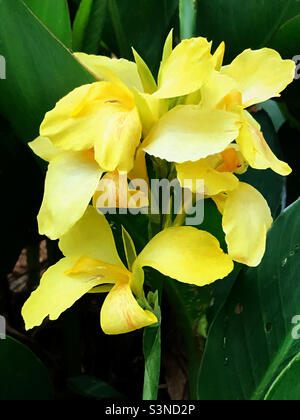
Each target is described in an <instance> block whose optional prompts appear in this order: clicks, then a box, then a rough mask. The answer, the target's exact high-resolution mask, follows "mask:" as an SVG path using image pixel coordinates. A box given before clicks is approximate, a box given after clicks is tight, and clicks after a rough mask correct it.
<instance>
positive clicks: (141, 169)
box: [128, 146, 149, 185]
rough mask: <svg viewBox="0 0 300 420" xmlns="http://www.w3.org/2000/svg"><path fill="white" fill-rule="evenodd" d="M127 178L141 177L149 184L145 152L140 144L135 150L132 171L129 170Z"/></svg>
mask: <svg viewBox="0 0 300 420" xmlns="http://www.w3.org/2000/svg"><path fill="white" fill-rule="evenodd" d="M128 178H129V179H130V180H134V179H143V180H144V181H146V182H147V184H148V185H149V177H148V170H147V163H146V153H145V152H144V150H143V149H142V147H141V146H140V147H139V148H138V149H137V151H136V156H135V160H134V167H133V169H132V171H130V172H129V174H128Z"/></svg>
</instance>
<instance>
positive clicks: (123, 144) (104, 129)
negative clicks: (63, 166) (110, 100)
mask: <svg viewBox="0 0 300 420" xmlns="http://www.w3.org/2000/svg"><path fill="white" fill-rule="evenodd" d="M98 123H99V125H98V134H99V137H98V139H97V140H96V142H95V159H96V161H97V162H98V164H99V165H100V166H101V168H103V169H104V170H105V171H108V172H113V171H115V170H116V169H118V170H119V171H125V172H129V171H131V169H132V168H133V166H134V155H135V151H136V149H137V147H138V145H139V144H140V139H141V135H142V126H141V122H140V118H139V115H138V111H137V109H136V108H133V109H124V108H123V107H121V106H120V107H119V109H118V108H117V107H116V106H115V105H114V104H111V105H110V106H106V107H105V108H103V110H102V112H101V117H100V119H99V121H98Z"/></svg>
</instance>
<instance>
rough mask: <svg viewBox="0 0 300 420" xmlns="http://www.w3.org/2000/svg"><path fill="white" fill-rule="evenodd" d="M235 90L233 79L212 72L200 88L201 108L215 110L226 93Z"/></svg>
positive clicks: (235, 84)
mask: <svg viewBox="0 0 300 420" xmlns="http://www.w3.org/2000/svg"><path fill="white" fill-rule="evenodd" d="M236 89H237V83H236V81H235V80H234V79H232V78H231V77H228V76H226V75H224V74H221V73H219V72H217V71H214V72H212V73H211V75H210V77H209V78H208V80H207V82H206V83H205V84H204V85H203V86H202V88H201V97H202V100H201V106H203V107H206V108H216V107H217V106H218V105H219V104H220V102H221V101H222V100H223V99H224V98H225V96H226V95H228V93H230V92H231V91H233V90H236Z"/></svg>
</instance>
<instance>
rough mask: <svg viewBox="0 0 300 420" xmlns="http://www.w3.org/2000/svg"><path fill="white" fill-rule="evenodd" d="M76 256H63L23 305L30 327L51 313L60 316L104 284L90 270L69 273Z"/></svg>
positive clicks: (23, 313)
mask: <svg viewBox="0 0 300 420" xmlns="http://www.w3.org/2000/svg"><path fill="white" fill-rule="evenodd" d="M76 258H77V257H71V258H63V259H62V260H60V261H59V262H58V263H57V264H55V265H54V266H52V267H50V268H49V269H48V270H47V271H46V273H45V274H44V275H43V277H42V279H41V283H40V285H39V287H38V288H37V290H35V291H34V292H33V293H32V294H31V296H30V297H29V299H28V300H27V301H26V302H25V304H24V306H23V309H22V316H23V318H24V321H25V326H26V329H27V330H29V329H31V328H33V327H36V326H38V325H40V324H41V323H42V322H43V320H44V319H45V318H46V317H47V316H49V318H50V320H53V321H54V320H56V319H57V318H58V317H59V316H60V314H61V313H62V312H64V311H65V310H66V309H68V308H70V307H71V306H72V305H73V304H74V303H75V302H76V301H77V300H78V299H80V298H81V297H82V296H83V295H84V294H85V293H87V292H88V291H89V290H91V289H92V288H93V287H95V286H97V285H99V284H101V280H99V279H95V278H94V277H89V276H87V275H86V274H83V275H78V276H76V277H75V276H73V277H70V276H67V275H66V274H65V272H66V271H67V270H69V269H70V268H71V267H72V266H73V265H74V264H75V262H76Z"/></svg>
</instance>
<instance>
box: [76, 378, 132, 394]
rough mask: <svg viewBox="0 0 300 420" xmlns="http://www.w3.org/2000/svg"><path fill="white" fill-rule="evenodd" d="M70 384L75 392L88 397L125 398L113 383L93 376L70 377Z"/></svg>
mask: <svg viewBox="0 0 300 420" xmlns="http://www.w3.org/2000/svg"><path fill="white" fill-rule="evenodd" d="M68 385H69V388H70V389H71V390H72V391H73V392H75V393H76V394H79V395H82V396H84V397H87V398H93V399H97V400H100V399H108V398H113V399H117V400H121V399H125V397H124V396H123V395H122V394H120V393H119V392H118V391H116V390H115V389H114V388H113V387H112V386H111V385H109V384H108V383H106V382H103V381H101V380H100V379H98V378H95V377H93V376H88V375H81V376H75V377H73V378H69V379H68Z"/></svg>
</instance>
